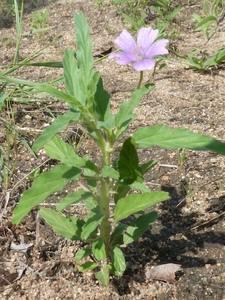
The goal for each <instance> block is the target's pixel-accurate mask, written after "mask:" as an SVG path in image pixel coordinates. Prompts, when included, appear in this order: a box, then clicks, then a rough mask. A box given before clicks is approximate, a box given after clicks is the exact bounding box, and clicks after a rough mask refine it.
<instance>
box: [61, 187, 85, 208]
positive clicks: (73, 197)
mask: <svg viewBox="0 0 225 300" xmlns="http://www.w3.org/2000/svg"><path fill="white" fill-rule="evenodd" d="M90 196H91V193H88V192H86V191H85V190H78V191H76V192H73V193H71V194H69V195H67V196H66V197H65V198H63V199H62V200H60V202H59V203H57V205H56V208H57V209H58V210H60V211H62V210H64V209H65V208H67V207H68V206H70V205H72V204H75V203H77V202H80V201H81V200H83V199H85V198H88V197H90Z"/></svg>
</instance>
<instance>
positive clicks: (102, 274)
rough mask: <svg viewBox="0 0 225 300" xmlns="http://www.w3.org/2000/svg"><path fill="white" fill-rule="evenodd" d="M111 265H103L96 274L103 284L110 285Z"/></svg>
mask: <svg viewBox="0 0 225 300" xmlns="http://www.w3.org/2000/svg"><path fill="white" fill-rule="evenodd" d="M110 269H111V267H110V266H109V265H106V266H103V267H102V268H101V270H100V271H99V272H97V273H96V274H95V277H96V279H97V280H98V281H99V282H100V283H101V284H102V285H103V286H108V285H109V274H110Z"/></svg>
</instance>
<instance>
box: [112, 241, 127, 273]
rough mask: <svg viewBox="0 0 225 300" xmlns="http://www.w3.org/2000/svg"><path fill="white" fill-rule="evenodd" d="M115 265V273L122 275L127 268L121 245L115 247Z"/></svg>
mask: <svg viewBox="0 0 225 300" xmlns="http://www.w3.org/2000/svg"><path fill="white" fill-rule="evenodd" d="M112 258H113V267H114V272H115V275H117V276H119V277H120V276H122V275H123V273H124V271H125V270H126V261H125V258H124V255H123V252H122V250H121V249H120V248H119V247H115V248H114V249H113V257H112Z"/></svg>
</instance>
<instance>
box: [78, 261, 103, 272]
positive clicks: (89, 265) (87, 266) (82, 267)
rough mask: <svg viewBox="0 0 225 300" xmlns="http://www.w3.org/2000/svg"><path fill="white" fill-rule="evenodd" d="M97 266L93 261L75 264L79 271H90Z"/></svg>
mask: <svg viewBox="0 0 225 300" xmlns="http://www.w3.org/2000/svg"><path fill="white" fill-rule="evenodd" d="M97 267H98V264H96V263H95V262H93V261H87V262H85V263H84V264H82V265H80V266H77V268H78V270H79V271H80V272H87V271H91V270H94V269H96V268H97Z"/></svg>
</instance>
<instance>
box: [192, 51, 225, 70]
mask: <svg viewBox="0 0 225 300" xmlns="http://www.w3.org/2000/svg"><path fill="white" fill-rule="evenodd" d="M187 63H188V66H189V68H190V69H193V70H195V71H199V72H209V71H213V70H217V69H219V68H221V67H223V66H224V65H225V48H222V49H219V50H217V51H216V52H215V53H214V54H212V55H209V54H208V53H207V52H206V51H200V52H199V51H193V52H191V53H190V54H189V55H188V57H187Z"/></svg>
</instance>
